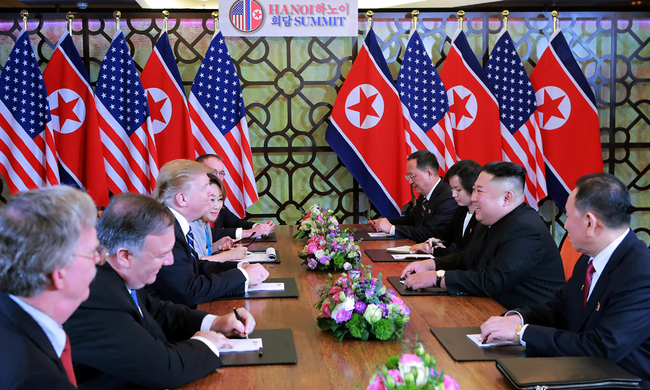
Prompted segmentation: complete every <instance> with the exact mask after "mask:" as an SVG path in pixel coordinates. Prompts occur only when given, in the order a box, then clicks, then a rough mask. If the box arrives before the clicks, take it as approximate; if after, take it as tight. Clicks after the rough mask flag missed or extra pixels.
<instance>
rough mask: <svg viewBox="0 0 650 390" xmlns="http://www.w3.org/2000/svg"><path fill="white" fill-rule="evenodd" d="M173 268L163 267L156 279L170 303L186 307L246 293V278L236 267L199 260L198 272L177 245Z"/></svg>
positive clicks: (181, 248)
mask: <svg viewBox="0 0 650 390" xmlns="http://www.w3.org/2000/svg"><path fill="white" fill-rule="evenodd" d="M172 252H173V254H174V264H172V265H169V266H166V267H162V268H161V269H160V272H159V273H158V277H157V278H156V282H155V285H156V289H157V290H158V291H160V292H161V293H162V296H163V297H167V298H169V300H170V301H172V302H175V303H181V304H184V305H187V306H196V305H198V304H199V303H203V302H208V301H213V300H215V299H217V298H221V297H223V296H226V295H228V294H236V293H240V292H241V293H243V292H244V283H245V282H246V277H245V276H244V274H243V273H242V272H241V271H240V270H238V269H237V265H236V263H232V264H226V263H216V262H209V261H207V260H199V266H198V272H196V271H195V268H194V259H192V258H188V256H187V254H186V252H185V249H184V248H183V247H182V246H181V244H180V243H179V242H178V240H177V241H176V244H175V245H174V249H173V250H172Z"/></svg>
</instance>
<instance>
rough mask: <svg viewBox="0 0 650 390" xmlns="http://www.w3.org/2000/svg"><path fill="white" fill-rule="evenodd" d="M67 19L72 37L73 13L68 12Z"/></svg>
mask: <svg viewBox="0 0 650 390" xmlns="http://www.w3.org/2000/svg"><path fill="white" fill-rule="evenodd" d="M65 18H66V19H67V20H68V32H69V33H70V35H72V21H73V20H74V14H73V13H72V12H68V14H67V15H66V16H65Z"/></svg>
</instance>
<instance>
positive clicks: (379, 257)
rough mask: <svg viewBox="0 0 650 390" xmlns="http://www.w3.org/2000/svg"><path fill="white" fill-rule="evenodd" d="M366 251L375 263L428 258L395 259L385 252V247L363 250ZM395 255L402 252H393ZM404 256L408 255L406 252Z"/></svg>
mask: <svg viewBox="0 0 650 390" xmlns="http://www.w3.org/2000/svg"><path fill="white" fill-rule="evenodd" d="M364 252H366V255H368V257H369V258H370V260H372V261H374V262H376V263H382V262H391V263H393V262H394V263H397V262H411V261H420V260H429V259H427V258H424V257H422V258H416V257H413V258H407V259H402V260H397V259H395V258H394V257H393V256H391V254H390V253H388V252H386V249H366V250H364ZM395 254H396V255H398V254H399V255H401V254H402V253H395ZM404 256H407V257H408V256H409V255H408V254H404Z"/></svg>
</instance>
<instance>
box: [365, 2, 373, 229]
mask: <svg viewBox="0 0 650 390" xmlns="http://www.w3.org/2000/svg"><path fill="white" fill-rule="evenodd" d="M374 15H375V13H374V12H373V11H370V10H368V11H367V12H366V19H368V28H367V29H366V35H368V31H370V30H371V29H372V17H373V16H374ZM366 199H367V200H368V215H367V216H366V219H367V220H368V221H370V198H369V197H368V196H366Z"/></svg>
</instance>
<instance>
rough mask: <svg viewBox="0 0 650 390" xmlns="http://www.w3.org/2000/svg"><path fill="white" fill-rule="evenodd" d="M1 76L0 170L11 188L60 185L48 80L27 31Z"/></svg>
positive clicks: (24, 188)
mask: <svg viewBox="0 0 650 390" xmlns="http://www.w3.org/2000/svg"><path fill="white" fill-rule="evenodd" d="M0 78H1V79H0V173H2V175H3V176H4V177H5V180H6V181H7V185H8V186H9V191H10V192H11V193H12V194H16V193H18V192H20V191H26V190H32V189H35V188H41V187H45V186H52V185H57V184H59V171H58V166H57V161H56V147H55V144H54V135H53V132H52V129H51V128H50V126H49V123H50V121H51V116H50V108H49V105H48V103H47V92H46V90H45V82H44V81H43V76H42V74H41V70H40V68H39V67H38V63H37V62H36V56H35V55H34V51H33V49H32V45H31V44H30V41H29V35H28V34H27V33H26V32H25V31H24V30H23V31H22V32H21V33H20V35H18V39H17V40H16V44H15V46H14V48H13V50H12V51H11V54H9V58H8V59H7V62H6V63H5V68H4V69H3V70H2V73H1V74H0Z"/></svg>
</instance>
